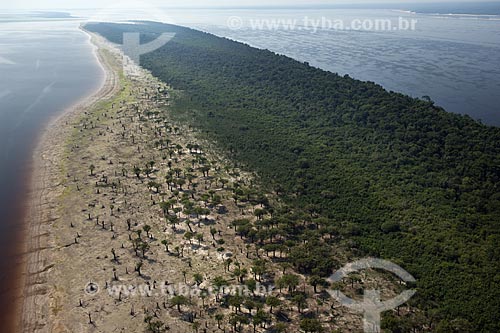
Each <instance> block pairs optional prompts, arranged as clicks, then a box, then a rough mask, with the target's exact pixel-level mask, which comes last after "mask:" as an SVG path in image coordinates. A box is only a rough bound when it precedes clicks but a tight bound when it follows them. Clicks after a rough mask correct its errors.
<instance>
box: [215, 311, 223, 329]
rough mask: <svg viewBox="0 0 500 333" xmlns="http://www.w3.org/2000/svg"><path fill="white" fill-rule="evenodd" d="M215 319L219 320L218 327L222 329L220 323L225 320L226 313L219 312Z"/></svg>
mask: <svg viewBox="0 0 500 333" xmlns="http://www.w3.org/2000/svg"><path fill="white" fill-rule="evenodd" d="M215 320H217V328H218V329H221V328H220V323H221V322H222V321H223V320H224V315H223V314H222V313H217V314H216V315H215Z"/></svg>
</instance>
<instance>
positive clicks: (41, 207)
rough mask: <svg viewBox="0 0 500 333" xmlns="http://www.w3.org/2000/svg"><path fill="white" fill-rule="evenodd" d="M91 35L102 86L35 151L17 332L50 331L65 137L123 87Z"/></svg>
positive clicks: (50, 128)
mask: <svg viewBox="0 0 500 333" xmlns="http://www.w3.org/2000/svg"><path fill="white" fill-rule="evenodd" d="M79 29H80V30H81V31H82V32H83V33H85V34H86V35H87V36H89V43H90V44H91V45H92V47H93V54H94V56H95V57H96V61H97V64H98V65H99V66H100V67H101V69H102V71H103V76H102V78H101V82H100V83H99V85H98V87H97V88H96V89H95V90H94V91H93V92H92V93H90V94H89V95H87V96H85V97H83V98H81V99H80V100H79V101H77V102H76V103H74V104H73V105H72V106H70V107H68V108H67V109H65V111H63V112H61V113H60V114H58V115H56V116H54V117H53V118H52V119H51V120H49V121H48V122H47V124H46V125H45V127H44V129H43V130H42V131H41V133H40V135H39V139H38V140H37V144H36V145H35V148H34V150H33V155H32V164H31V165H32V167H31V174H30V181H29V198H28V200H27V201H26V208H25V214H24V223H23V224H24V226H23V231H22V235H21V237H22V249H23V251H21V253H23V257H24V258H23V260H22V264H21V269H22V271H21V272H20V277H21V279H20V282H19V285H20V295H19V302H18V304H16V308H17V311H16V313H18V318H17V320H16V322H15V323H14V325H15V327H14V329H15V331H16V332H18V331H19V332H46V326H47V323H46V320H47V316H48V309H49V303H50V299H49V297H48V293H47V289H48V285H47V280H46V278H45V273H48V272H49V271H50V269H51V268H52V267H53V263H52V262H51V256H50V254H49V253H48V251H46V250H48V249H51V247H52V244H51V240H50V237H49V235H50V234H49V232H50V231H49V229H50V224H51V222H53V221H55V220H57V214H58V212H57V210H58V207H57V206H55V199H56V198H57V196H58V193H61V192H62V191H63V190H64V184H62V183H61V180H60V177H59V176H60V174H61V173H62V170H61V169H60V161H61V159H62V158H63V155H64V149H65V139H66V138H68V137H69V135H71V132H72V131H73V126H72V124H73V122H74V120H76V119H78V117H80V116H81V115H82V114H83V113H85V112H86V110H88V109H89V108H91V107H92V106H94V105H96V104H97V103H99V102H100V101H102V100H105V99H108V98H110V97H112V96H113V95H114V94H115V93H116V92H117V91H118V88H119V75H118V73H116V71H114V70H113V69H112V67H111V64H110V63H109V59H106V57H105V56H104V55H103V53H102V52H103V50H104V49H105V48H104V46H103V45H102V43H101V42H100V41H99V40H100V38H99V37H97V36H96V35H94V34H91V33H89V32H88V31H85V30H84V29H83V28H82V27H80V28H79Z"/></svg>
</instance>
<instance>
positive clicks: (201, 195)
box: [20, 36, 395, 333]
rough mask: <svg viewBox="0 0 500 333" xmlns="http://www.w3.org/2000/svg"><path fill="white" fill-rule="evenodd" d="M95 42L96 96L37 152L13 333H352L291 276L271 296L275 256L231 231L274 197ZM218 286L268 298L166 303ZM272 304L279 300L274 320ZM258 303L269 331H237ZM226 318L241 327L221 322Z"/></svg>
mask: <svg viewBox="0 0 500 333" xmlns="http://www.w3.org/2000/svg"><path fill="white" fill-rule="evenodd" d="M92 40H93V42H94V43H95V44H96V45H97V46H98V51H97V54H98V57H99V61H100V62H101V64H102V66H103V68H104V69H105V72H106V80H105V83H104V85H103V87H102V88H101V89H100V90H99V92H98V93H97V94H95V95H93V96H91V97H89V98H88V99H87V100H85V101H84V102H83V103H81V104H79V105H78V106H76V107H74V108H72V109H71V110H68V112H66V113H65V114H64V115H63V116H61V117H60V118H59V119H57V120H56V121H55V122H54V123H53V124H52V125H51V126H50V127H49V129H48V130H47V132H46V133H45V135H44V136H43V139H42V140H41V142H40V145H39V147H38V148H37V150H36V152H35V155H34V159H35V172H34V174H33V190H32V193H31V203H32V204H31V207H30V211H29V221H28V223H27V225H28V227H29V230H28V231H27V235H28V238H27V241H26V244H27V249H26V251H27V253H28V254H27V263H26V274H25V276H24V278H25V285H26V287H25V289H24V295H23V297H24V304H23V312H22V313H23V316H22V322H21V323H20V326H21V328H22V331H23V332H30V333H48V332H51V333H52V332H105V333H109V332H127V333H128V332H163V331H166V330H167V328H168V331H169V332H175V333H184V332H189V331H197V332H198V331H200V332H220V331H221V330H225V331H230V330H234V328H235V327H236V325H248V326H247V327H246V328H245V330H244V331H245V332H246V331H253V330H252V328H253V329H254V330H255V331H256V332H264V331H266V330H267V329H268V328H269V327H271V326H272V325H277V324H279V321H280V320H279V319H277V317H276V313H277V312H280V313H283V316H285V317H286V318H287V320H288V324H287V325H288V326H287V327H288V330H289V331H298V329H299V328H298V323H299V322H300V319H301V315H302V313H301V311H310V312H315V313H317V316H318V318H320V320H321V322H322V323H324V324H325V326H326V325H328V329H329V331H333V330H334V329H339V328H340V329H341V331H342V332H356V331H359V328H360V327H361V317H360V316H359V315H357V314H353V313H352V312H350V310H346V309H345V308H343V307H341V306H340V304H339V303H338V302H336V301H335V300H332V299H331V298H330V297H328V295H327V293H326V292H325V291H324V290H323V291H322V293H321V294H320V292H315V291H313V288H312V286H310V285H309V284H308V282H307V279H306V278H305V277H304V276H302V275H300V274H296V275H295V276H296V277H297V279H298V284H297V285H296V286H295V287H293V288H288V290H286V289H287V288H283V289H284V290H281V288H280V290H276V289H272V287H273V286H274V284H275V283H276V281H277V280H278V279H279V278H281V277H282V276H283V275H284V274H286V273H292V268H291V267H290V266H289V265H286V264H284V265H283V266H281V265H280V261H282V260H281V259H282V258H283V257H285V256H286V255H287V254H286V248H271V249H269V248H268V249H260V250H257V249H256V246H255V243H257V242H258V240H257V239H258V238H259V236H258V233H257V231H256V230H255V229H252V230H250V229H247V232H254V234H253V236H251V237H252V238H253V241H252V242H245V240H244V237H243V234H244V233H245V225H244V224H238V223H241V221H242V220H246V222H245V223H247V224H246V226H247V227H248V226H249V225H257V222H262V221H263V220H266V221H271V218H272V215H273V213H272V212H273V211H272V210H271V209H269V210H266V209H264V208H269V207H271V205H272V206H273V209H280V208H282V207H281V206H280V203H279V202H278V200H276V197H274V196H273V195H272V194H269V193H264V192H263V191H262V190H261V189H260V188H259V186H258V185H257V183H256V181H255V179H254V176H253V175H250V174H248V173H246V172H244V171H242V170H241V169H240V167H239V166H238V165H236V164H235V163H234V162H232V161H230V160H229V159H227V158H226V157H225V155H224V154H223V153H222V152H220V151H218V150H217V147H215V146H214V145H213V144H212V143H210V142H207V141H206V140H205V139H203V136H202V135H200V133H198V132H197V131H196V130H194V129H193V128H191V127H190V126H188V125H185V124H180V123H178V122H176V121H174V120H173V119H172V117H171V115H170V114H169V107H168V106H169V103H170V98H171V96H172V95H173V94H178V93H182V92H178V91H174V90H172V89H171V88H170V87H168V86H167V85H166V84H164V83H162V82H160V81H158V80H157V79H156V78H154V77H152V76H151V74H150V73H148V72H147V71H145V70H143V69H141V68H140V67H138V66H136V65H135V64H133V63H131V62H130V61H128V60H127V59H125V60H124V61H125V64H126V66H122V55H121V54H120V52H119V51H118V50H117V49H116V47H115V46H113V45H111V44H110V43H108V42H106V41H104V40H103V39H102V38H101V37H98V36H93V39H92ZM238 221H239V222H238ZM235 222H236V223H235ZM272 223H273V222H269V224H272ZM242 225H243V228H242V229H239V227H240V226H242ZM264 225H265V224H264ZM259 228H261V229H264V228H266V229H267V230H271V229H273V228H274V227H273V226H272V225H265V227H262V226H259ZM261 237H262V236H261ZM266 237H269V236H263V238H266ZM276 237H279V236H276ZM340 256H341V254H339V257H340ZM271 258H272V259H274V261H273V260H271ZM259 272H260V273H259ZM218 277H220V278H222V279H224V280H225V282H226V283H227V284H228V286H242V285H244V284H245V282H247V281H249V280H252V281H253V282H254V283H256V282H258V283H259V284H260V283H262V285H261V286H260V288H264V287H265V288H268V289H265V290H264V289H260V291H261V292H262V294H259V293H258V292H257V294H253V293H250V294H247V295H245V299H243V298H242V300H241V302H242V304H240V305H234V304H233V305H229V306H228V305H227V304H223V302H222V301H221V299H222V297H221V296H220V295H218V294H216V293H211V294H208V295H206V297H199V296H196V295H194V296H192V297H187V299H185V300H181V301H182V302H181V303H182V304H176V301H179V299H177V300H175V297H173V296H178V295H179V293H183V292H184V291H185V290H184V291H182V290H179V289H177V290H174V292H172V290H173V289H172V288H174V289H175V288H188V289H189V290H191V291H193V290H196V288H198V287H199V288H202V289H207V290H208V289H210V288H211V287H212V286H213V285H214V281H217V278H218ZM253 279H255V280H253ZM298 286H300V291H301V292H303V293H305V294H307V295H310V296H311V297H309V298H307V299H305V300H303V301H302V303H301V305H300V306H301V308H300V309H299V310H297V304H296V303H295V301H294V300H293V299H292V297H291V295H292V291H295V290H292V289H295V288H298ZM121 287H134V288H135V289H134V291H136V293H135V294H134V293H128V294H127V292H126V291H125V290H124V289H120V288H121ZM164 287H168V288H164ZM117 288H118V289H117ZM169 288H170V289H169ZM353 288H354V286H353ZM117 290H118V292H116V291H117ZM189 290H188V291H189ZM113 291H114V292H113ZM128 291H130V289H128ZM270 295H272V296H274V297H276V298H277V299H278V300H279V305H274V313H273V309H272V307H270V306H269V305H268V304H266V300H265V297H267V296H270ZM393 295H395V293H392V295H390V296H393ZM233 301H234V299H233ZM255 302H256V303H255ZM243 303H244V304H243ZM257 303H258V306H259V307H260V309H261V314H262V313H264V312H265V315H266V316H265V318H266V322H265V323H261V324H259V325H256V326H255V327H252V326H251V323H250V322H248V323H246V324H244V323H243V324H241V322H243V321H244V320H245V318H247V317H248V318H252V316H256V314H257V308H256V307H257V305H255V304H257ZM249 304H250V305H249ZM252 304H253V305H252ZM247 306H248V307H247ZM243 307H247V310H244V312H243V311H242V310H241V309H242V308H243ZM216 315H220V316H222V315H223V317H220V316H216ZM235 315H236V317H237V318H239V319H238V320H240V323H238V322H237V323H235V322H234V321H233V322H231V321H230V319H231V318H232V319H234V318H235ZM238 316H240V317H238ZM217 318H218V319H217ZM221 318H223V319H221ZM333 318H335V320H333Z"/></svg>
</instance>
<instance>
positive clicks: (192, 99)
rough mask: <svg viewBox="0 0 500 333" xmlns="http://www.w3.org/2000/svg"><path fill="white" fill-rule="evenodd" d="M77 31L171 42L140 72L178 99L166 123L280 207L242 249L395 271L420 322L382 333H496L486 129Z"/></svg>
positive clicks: (346, 90)
mask: <svg viewBox="0 0 500 333" xmlns="http://www.w3.org/2000/svg"><path fill="white" fill-rule="evenodd" d="M86 29H88V30H90V31H94V32H98V33H100V34H102V35H103V36H105V37H107V38H108V39H109V40H111V41H112V42H116V43H121V40H122V33H123V32H127V31H129V32H135V31H140V32H141V33H142V34H143V35H142V40H143V42H147V41H149V40H152V39H154V38H156V37H157V36H158V34H159V33H160V32H175V33H176V35H175V37H174V39H173V40H172V41H171V42H169V43H168V44H166V45H165V46H164V47H162V48H161V49H159V50H157V51H154V52H152V53H150V54H147V55H145V56H143V57H142V62H141V64H142V65H143V66H144V67H145V68H147V69H149V70H151V71H152V73H153V74H154V75H155V76H157V77H159V78H160V79H162V80H163V81H165V82H167V83H169V84H171V85H172V86H173V87H174V88H175V89H176V90H177V91H179V93H178V94H177V96H176V98H175V100H174V104H173V106H172V110H173V111H172V112H174V113H175V114H176V115H177V116H178V117H179V118H182V119H185V120H186V121H189V122H192V124H193V125H194V126H197V127H199V128H200V129H201V130H203V132H204V133H206V134H207V135H209V136H210V137H211V138H213V139H215V140H217V142H218V143H219V144H220V145H221V146H223V147H224V148H225V149H226V150H227V151H228V152H230V153H231V157H233V158H235V159H236V160H237V161H239V162H240V163H242V164H243V165H245V166H246V168H247V169H249V170H254V171H256V172H257V173H258V174H259V176H260V177H261V180H262V184H265V185H267V186H269V188H270V190H273V191H275V192H276V193H277V194H279V195H280V196H281V197H282V198H283V200H284V201H285V202H286V203H287V204H288V206H289V207H293V209H292V210H291V212H276V214H275V215H274V216H275V217H274V218H273V220H272V221H267V223H270V224H272V225H275V226H276V228H273V229H262V228H257V229H256V230H258V231H257V232H256V231H255V229H252V228H245V226H240V229H239V230H240V231H241V233H242V234H243V235H244V236H245V237H248V238H249V239H251V240H252V241H255V242H259V244H261V245H262V246H266V247H267V248H268V249H273V248H278V249H286V251H287V252H288V253H289V255H288V259H289V260H290V262H291V263H292V264H293V265H294V267H295V268H296V269H297V270H298V271H299V272H301V273H305V274H312V275H319V276H328V275H330V274H331V273H332V271H333V269H335V268H336V267H338V266H339V264H344V263H339V262H338V261H337V260H336V258H338V257H336V251H338V249H340V248H344V249H346V250H347V251H349V252H350V253H352V254H353V255H355V256H358V257H360V256H364V255H372V256H377V257H381V258H384V259H389V260H392V261H394V262H396V263H398V264H400V265H401V266H402V267H404V268H405V269H407V270H408V271H409V272H411V273H412V274H413V275H414V276H415V277H416V279H417V289H418V293H417V296H416V297H415V298H414V299H413V300H412V302H413V304H415V305H416V306H418V308H420V309H422V310H423V311H424V313H425V315H426V318H425V322H423V323H422V322H421V323H407V322H403V320H402V319H398V318H389V319H388V320H385V326H386V328H387V329H388V330H389V331H392V332H406V331H409V330H410V329H409V328H408V327H407V326H409V327H411V326H412V325H420V326H428V327H431V328H432V330H433V331H436V332H469V331H470V332H500V324H499V322H498V318H500V311H499V310H500V274H499V272H500V265H499V258H500V235H499V230H500V228H499V226H498V224H499V222H500V129H499V128H494V127H488V126H485V125H482V124H480V123H479V122H476V121H474V120H473V119H471V118H470V117H468V116H461V115H455V114H451V113H448V112H446V111H444V110H443V109H442V108H440V107H437V106H435V105H434V104H433V102H431V101H428V100H420V99H414V98H410V97H408V96H405V95H402V94H398V93H394V92H387V91H386V90H384V89H383V88H382V87H381V86H379V85H377V84H375V83H372V82H361V81H358V80H354V79H352V78H350V77H348V76H344V77H342V76H339V75H337V74H334V73H330V72H327V71H323V70H320V69H317V68H314V67H311V66H309V64H307V63H301V62H298V61H295V60H293V59H290V58H288V57H285V56H282V55H276V54H274V53H272V52H270V51H267V50H259V49H255V48H252V47H250V46H247V45H244V44H241V43H237V42H234V41H231V40H228V39H224V38H220V37H216V36H213V35H210V34H207V33H203V32H199V31H195V30H191V29H188V28H183V27H178V26H171V25H164V24H157V23H145V24H138V25H125V24H122V25H117V24H88V25H87V26H86ZM304 220H307V222H308V223H302V221H304ZM263 230H265V231H266V232H267V233H269V230H273V231H272V233H274V235H271V236H270V240H268V237H269V234H264V231H263ZM273 236H274V237H273ZM304 240H307V242H304ZM334 249H337V250H334Z"/></svg>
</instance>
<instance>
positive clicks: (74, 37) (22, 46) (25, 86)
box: [0, 13, 103, 332]
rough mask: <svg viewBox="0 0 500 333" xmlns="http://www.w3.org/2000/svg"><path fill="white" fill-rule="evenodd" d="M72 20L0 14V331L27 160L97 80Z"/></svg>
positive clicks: (13, 267) (14, 264)
mask: <svg viewBox="0 0 500 333" xmlns="http://www.w3.org/2000/svg"><path fill="white" fill-rule="evenodd" d="M78 27H79V22H77V21H72V20H47V19H43V17H37V18H29V17H25V16H22V15H20V14H17V15H12V14H5V13H4V14H0V323H1V324H0V325H1V327H0V331H2V332H4V331H5V332H8V328H6V326H5V325H6V323H9V322H10V321H12V318H14V316H13V313H12V311H13V309H14V307H13V300H14V298H15V297H16V295H17V293H16V291H17V290H18V288H19V285H17V284H16V282H17V281H18V278H19V275H18V274H19V268H20V262H21V257H20V253H19V246H18V245H19V244H20V241H21V239H22V238H21V237H20V236H21V234H20V232H21V231H22V229H23V224H22V218H23V208H24V205H25V203H26V201H25V199H26V197H27V193H28V192H27V191H28V185H29V180H30V167H31V156H32V152H33V148H34V146H35V144H36V141H37V140H38V138H39V135H40V134H41V132H42V131H43V129H44V128H45V126H46V125H47V123H48V122H49V120H50V119H51V118H52V117H54V116H57V115H58V114H60V113H61V112H62V111H63V110H64V109H65V108H67V107H68V106H70V105H72V104H73V103H75V102H77V101H78V100H80V99H81V98H83V97H84V96H86V95H88V94H90V93H92V92H93V91H94V90H95V89H97V88H98V87H99V85H100V83H101V82H102V78H103V73H102V70H101V68H100V66H99V65H98V63H97V62H96V59H95V56H94V54H93V51H92V47H91V45H90V44H89V40H88V37H87V35H86V34H84V33H83V32H81V31H80V30H79V29H78Z"/></svg>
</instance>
